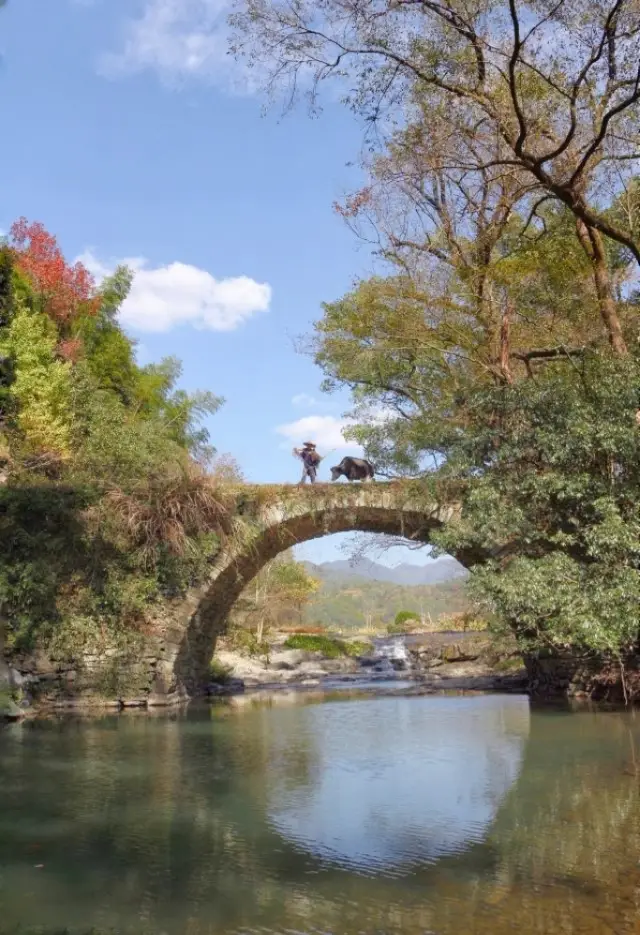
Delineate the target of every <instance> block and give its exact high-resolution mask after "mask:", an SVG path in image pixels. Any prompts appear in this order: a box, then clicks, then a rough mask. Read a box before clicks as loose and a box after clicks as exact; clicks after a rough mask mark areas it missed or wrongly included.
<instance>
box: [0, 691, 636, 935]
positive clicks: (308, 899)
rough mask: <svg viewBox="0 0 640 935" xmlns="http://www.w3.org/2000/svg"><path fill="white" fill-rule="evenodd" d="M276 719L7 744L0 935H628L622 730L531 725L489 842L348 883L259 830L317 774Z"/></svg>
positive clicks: (591, 722) (219, 713) (49, 735)
mask: <svg viewBox="0 0 640 935" xmlns="http://www.w3.org/2000/svg"><path fill="white" fill-rule="evenodd" d="M273 714H274V712H273V711H271V712H270V711H269V710H268V709H265V708H262V709H259V710H257V711H250V712H247V711H243V712H235V711H234V710H233V709H216V710H215V711H214V712H213V713H212V714H211V715H210V714H209V713H208V712H205V713H203V714H191V715H190V716H189V718H188V719H186V720H185V719H181V718H180V717H178V716H176V717H174V718H171V719H162V720H161V721H152V720H149V719H148V718H140V719H126V720H120V721H117V720H115V719H114V720H113V721H107V722H104V723H91V722H89V723H86V724H82V725H78V726H73V725H65V727H64V728H61V727H60V726H59V725H56V724H46V725H36V724H33V725H27V726H26V727H25V728H23V729H22V733H20V732H17V733H15V734H12V735H8V736H7V737H6V739H5V742H4V743H3V747H2V748H1V749H0V770H1V772H2V791H3V795H2V804H1V805H0V865H1V867H0V909H1V912H0V917H2V918H3V919H4V926H5V930H8V929H10V928H11V926H13V925H16V924H17V923H19V922H20V923H22V924H39V925H41V926H43V927H44V930H45V931H53V930H54V929H55V928H56V927H62V926H66V927H68V928H69V929H70V930H71V931H87V930H88V929H89V928H90V926H96V927H98V928H100V929H105V930H106V929H109V928H117V929H119V930H120V931H127V932H136V933H144V932H146V931H148V932H154V933H155V932H160V931H162V932H167V933H170V935H177V933H181V935H182V933H183V932H187V931H188V932H193V933H213V932H215V933H222V932H225V931H226V932H242V931H250V930H253V931H255V930H256V929H257V928H258V927H261V928H263V929H272V930H274V931H282V930H285V929H290V930H296V931H299V932H309V931H324V932H335V933H344V935H351V933H356V932H359V933H362V932H374V931H385V932H387V933H394V932H403V933H406V935H412V933H414V932H415V933H418V932H420V933H424V932H425V931H432V932H437V933H439V935H450V933H454V932H455V933H456V935H457V933H459V932H465V933H470V935H474V933H476V935H489V933H495V935H503V933H504V935H506V933H512V932H513V931H519V932H520V935H543V933H544V935H547V933H549V932H554V933H556V932H557V933H567V935H569V933H571V935H578V933H580V935H590V933H594V935H595V933H596V932H597V933H598V935H600V933H604V932H615V933H618V935H620V933H631V932H635V931H636V929H635V928H634V926H635V925H636V924H637V923H636V920H637V918H638V917H639V915H640V911H639V910H640V906H639V905H638V896H637V894H636V889H637V886H638V882H639V880H638V858H640V816H639V814H638V808H637V805H638V782H637V775H635V774H634V743H635V747H636V749H640V728H639V727H638V726H637V725H636V722H635V721H633V719H632V718H631V717H624V716H619V715H598V716H575V717H565V716H563V715H558V714H554V713H547V714H539V715H535V716H534V717H533V718H532V722H531V733H530V735H529V738H528V741H527V749H526V757H525V761H524V764H523V767H522V770H521V772H520V776H519V778H518V781H517V783H516V785H515V786H514V787H513V788H512V789H511V791H510V792H509V793H508V794H507V796H506V799H504V800H503V802H502V804H501V806H500V809H499V812H498V814H497V817H496V819H495V821H494V823H493V825H492V827H491V828H490V829H489V830H488V833H487V835H486V837H485V839H484V840H483V841H482V842H480V843H477V844H474V845H472V846H471V847H469V848H467V849H466V850H465V851H464V852H462V853H459V854H456V855H454V856H451V857H447V858H444V859H442V860H438V861H436V862H434V863H433V864H431V865H427V866H422V867H414V868H412V870H411V872H410V873H407V874H405V875H404V876H402V877H400V878H399V877H398V876H397V875H395V876H394V875H393V874H392V873H388V874H387V873H386V872H384V871H383V872H378V873H376V874H373V875H371V876H366V875H364V874H354V873H347V872H345V871H344V870H342V869H340V867H338V866H332V865H330V864H327V863H326V862H324V863H322V862H320V861H319V860H316V859H314V858H313V856H311V855H310V854H308V853H305V852H304V851H303V850H300V849H299V848H297V847H296V846H294V845H292V844H290V843H289V842H287V841H286V840H283V839H282V837H280V836H279V835H277V834H276V833H275V832H274V830H273V828H272V827H271V826H270V825H269V823H268V821H266V820H265V815H266V813H267V807H268V801H269V796H270V794H273V791H274V783H275V784H279V783H281V782H285V783H288V784H289V786H288V787H287V788H288V791H289V793H295V792H296V790H299V791H300V794H301V795H303V796H304V795H306V794H309V793H310V792H311V791H312V789H313V787H314V783H315V782H316V779H317V777H318V775H319V771H320V770H321V769H322V758H321V754H320V752H319V750H318V747H317V744H316V743H315V741H314V737H313V736H312V735H310V734H304V733H301V731H300V730H299V729H296V727H298V728H299V721H298V720H297V718H296V714H295V709H291V714H290V715H287V714H286V713H285V712H283V711H279V712H278V717H273ZM229 722H231V723H229ZM20 737H21V738H22V739H21V740H20V739H19V738H20ZM363 742H365V743H368V742H369V741H368V740H364V738H363ZM496 768H499V767H496ZM489 782H491V780H489ZM26 805H28V810H26V808H25V806H26ZM36 864H44V868H43V869H41V870H37V869H36V868H35V866H34V865H36ZM26 893H29V894H31V896H30V898H29V899H28V901H27V900H25V894H26Z"/></svg>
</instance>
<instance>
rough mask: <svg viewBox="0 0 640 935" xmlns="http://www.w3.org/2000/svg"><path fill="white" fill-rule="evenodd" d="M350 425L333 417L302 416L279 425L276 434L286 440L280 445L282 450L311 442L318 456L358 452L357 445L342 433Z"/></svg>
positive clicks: (349, 422)
mask: <svg viewBox="0 0 640 935" xmlns="http://www.w3.org/2000/svg"><path fill="white" fill-rule="evenodd" d="M350 425H353V423H352V422H351V421H350V420H349V419H338V418H336V417H335V416H304V417H303V418H302V419H297V420H296V421H295V422H288V423H286V424H285V425H279V426H278V427H277V429H276V432H277V433H278V435H282V436H283V437H284V438H285V439H286V441H284V442H283V443H282V446H281V447H282V448H287V447H289V445H300V444H301V443H302V442H305V441H312V442H315V443H316V445H317V446H318V450H319V452H320V454H327V453H328V452H329V451H333V450H341V449H343V448H350V449H353V450H354V451H355V450H358V451H360V448H359V446H358V445H356V444H354V443H353V442H348V441H346V440H345V438H344V435H343V432H344V430H345V429H347V428H349V426H350Z"/></svg>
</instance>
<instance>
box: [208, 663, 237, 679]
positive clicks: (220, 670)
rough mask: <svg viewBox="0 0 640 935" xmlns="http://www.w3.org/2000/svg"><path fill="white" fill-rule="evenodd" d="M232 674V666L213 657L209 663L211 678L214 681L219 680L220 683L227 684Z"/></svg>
mask: <svg viewBox="0 0 640 935" xmlns="http://www.w3.org/2000/svg"><path fill="white" fill-rule="evenodd" d="M232 676H233V669H232V667H231V666H226V665H224V664H223V663H222V662H220V660H219V659H212V660H211V662H210V663H209V678H210V679H211V681H212V682H217V683H218V684H219V685H226V684H227V683H228V682H230V681H231V678H232Z"/></svg>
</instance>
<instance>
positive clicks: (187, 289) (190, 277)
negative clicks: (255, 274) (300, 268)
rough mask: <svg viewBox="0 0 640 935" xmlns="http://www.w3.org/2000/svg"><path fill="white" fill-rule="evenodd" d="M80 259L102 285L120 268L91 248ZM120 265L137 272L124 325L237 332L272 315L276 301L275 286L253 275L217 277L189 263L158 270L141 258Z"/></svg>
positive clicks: (144, 328) (124, 308)
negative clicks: (259, 316)
mask: <svg viewBox="0 0 640 935" xmlns="http://www.w3.org/2000/svg"><path fill="white" fill-rule="evenodd" d="M78 260H80V261H81V262H83V263H84V264H85V266H86V267H87V269H89V271H90V272H91V273H92V274H93V275H94V276H95V277H96V279H97V280H98V281H99V280H101V279H103V278H104V277H105V276H106V275H108V274H109V273H110V272H111V271H112V270H113V269H114V267H115V266H116V265H117V264H116V263H115V262H114V263H110V264H105V263H104V262H102V261H101V260H99V259H98V258H97V257H96V256H95V254H94V253H93V252H92V251H90V250H86V251H85V252H84V253H83V254H82V255H81V256H79V257H78ZM119 262H121V263H124V264H126V265H127V266H129V267H130V268H131V269H132V270H133V271H134V274H135V275H134V279H133V285H132V286H131V292H130V293H129V295H128V297H127V299H126V300H125V302H123V304H122V308H121V309H120V321H121V323H122V324H123V325H124V326H125V327H130V328H134V329H136V330H137V331H147V332H163V331H165V332H166V331H170V330H171V329H172V328H175V327H178V326H179V325H187V324H188V325H192V326H193V327H194V328H202V329H207V330H209V331H233V330H234V329H235V328H237V327H239V325H241V324H243V323H244V322H245V321H247V320H248V319H249V318H252V317H253V316H254V315H256V314H258V313H260V312H266V311H268V309H269V305H270V303H271V286H269V284H268V283H259V282H256V281H255V280H254V279H250V278H249V277H248V276H236V277H233V278H229V279H215V278H214V277H213V276H212V275H211V273H208V272H207V271H206V270H203V269H199V268H198V267H197V266H190V265H189V264H187V263H178V262H175V263H170V264H169V265H167V266H159V267H155V268H153V267H149V265H148V262H147V260H145V259H142V258H140V257H135V258H132V259H124V260H121V261H119Z"/></svg>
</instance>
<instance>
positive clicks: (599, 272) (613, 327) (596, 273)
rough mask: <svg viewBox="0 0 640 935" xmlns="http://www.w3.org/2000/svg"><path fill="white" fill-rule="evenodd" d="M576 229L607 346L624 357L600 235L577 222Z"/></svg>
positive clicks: (625, 346)
mask: <svg viewBox="0 0 640 935" xmlns="http://www.w3.org/2000/svg"><path fill="white" fill-rule="evenodd" d="M576 229H577V232H578V239H579V240H580V243H581V244H582V249H583V250H584V252H585V253H586V254H587V256H588V257H589V260H590V261H591V265H592V267H593V281H594V283H595V287H596V295H597V296H598V306H599V308H600V316H601V318H602V321H603V322H604V326H605V328H606V329H607V336H608V338H609V344H610V345H611V348H612V350H613V351H614V353H616V354H618V355H619V356H620V357H624V356H626V354H628V350H627V345H626V344H625V340H624V337H623V334H622V328H621V326H620V319H619V318H618V312H617V309H616V303H615V299H614V297H613V288H612V285H611V277H610V276H609V265H608V262H607V254H606V252H605V249H604V243H603V240H602V234H601V233H600V231H597V230H596V229H595V228H593V227H587V225H586V224H584V222H583V221H577V223H576Z"/></svg>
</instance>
